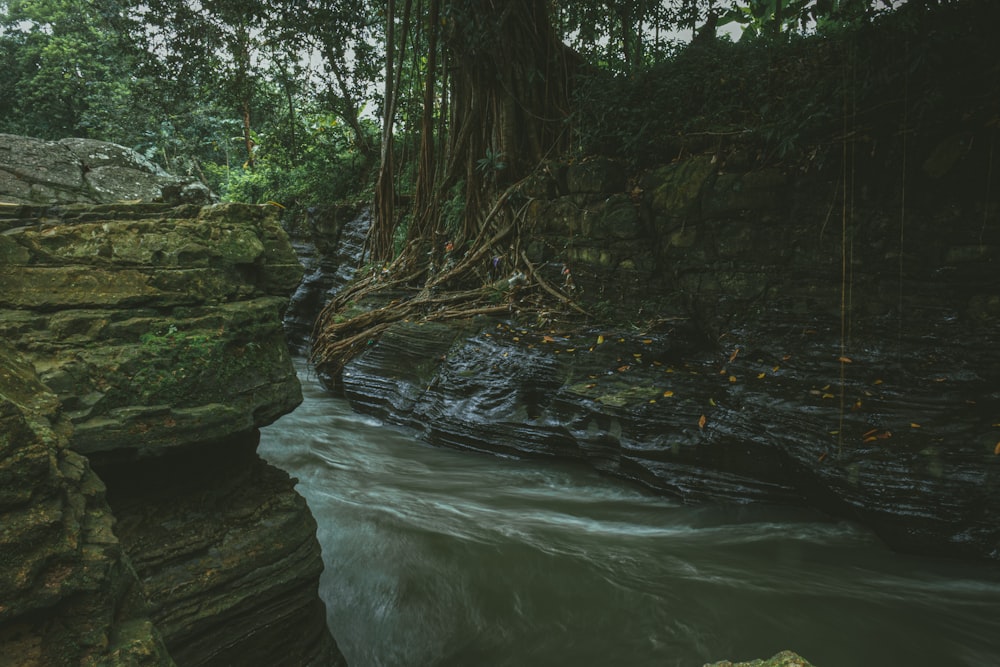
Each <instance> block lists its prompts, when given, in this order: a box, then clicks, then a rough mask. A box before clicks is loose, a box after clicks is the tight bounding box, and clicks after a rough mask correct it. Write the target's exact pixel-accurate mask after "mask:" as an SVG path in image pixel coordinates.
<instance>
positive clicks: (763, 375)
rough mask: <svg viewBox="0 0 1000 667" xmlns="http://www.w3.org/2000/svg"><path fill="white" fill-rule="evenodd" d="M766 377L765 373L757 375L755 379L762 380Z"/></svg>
mask: <svg viewBox="0 0 1000 667" xmlns="http://www.w3.org/2000/svg"><path fill="white" fill-rule="evenodd" d="M766 376H767V373H757V379H758V380H763V379H764V378H765V377H766Z"/></svg>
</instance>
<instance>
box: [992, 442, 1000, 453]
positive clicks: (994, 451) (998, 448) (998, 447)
mask: <svg viewBox="0 0 1000 667" xmlns="http://www.w3.org/2000/svg"><path fill="white" fill-rule="evenodd" d="M993 455H994V456H1000V442H998V443H997V446H996V447H994V448H993Z"/></svg>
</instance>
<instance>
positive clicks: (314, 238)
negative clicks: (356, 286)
mask: <svg viewBox="0 0 1000 667" xmlns="http://www.w3.org/2000/svg"><path fill="white" fill-rule="evenodd" d="M285 224H286V228H287V230H288V234H289V237H290V238H291V240H292V245H293V247H294V248H295V252H296V255H297V256H298V259H299V261H300V262H302V265H303V267H304V268H305V276H304V277H303V278H302V281H301V282H300V283H299V286H298V288H296V290H295V293H294V294H292V298H291V300H290V302H289V304H288V310H287V312H286V313H285V318H284V323H285V334H286V336H287V337H288V343H289V345H291V346H292V348H293V349H295V350H297V351H298V352H300V353H303V354H308V350H309V348H310V346H311V341H312V334H313V325H314V324H315V322H316V317H317V316H318V315H319V313H320V311H321V310H323V307H324V306H325V305H326V303H327V302H328V301H329V300H330V299H331V297H332V296H333V295H334V294H335V293H336V292H337V291H339V290H340V289H341V288H343V287H344V286H345V285H346V284H347V283H348V282H350V280H351V279H352V278H353V277H354V273H355V271H357V269H358V259H359V258H360V257H361V256H362V254H363V251H364V243H365V238H366V236H367V234H368V228H369V227H370V226H371V214H370V212H369V211H368V209H367V208H360V209H359V208H357V207H334V208H331V209H328V210H321V209H311V210H309V211H307V212H306V214H305V215H304V216H303V217H301V218H300V219H298V220H292V221H288V222H286V223H285Z"/></svg>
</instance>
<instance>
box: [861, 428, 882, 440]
mask: <svg viewBox="0 0 1000 667" xmlns="http://www.w3.org/2000/svg"><path fill="white" fill-rule="evenodd" d="M875 433H878V429H877V428H873V429H872V430H870V431H865V432H864V433H862V434H861V437H862V438H867V437H868V436H870V435H873V434H875Z"/></svg>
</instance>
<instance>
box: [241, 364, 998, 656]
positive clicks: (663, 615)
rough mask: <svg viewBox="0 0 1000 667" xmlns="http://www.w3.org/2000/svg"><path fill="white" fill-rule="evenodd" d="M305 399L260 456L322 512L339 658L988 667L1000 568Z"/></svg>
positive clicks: (312, 395)
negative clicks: (412, 430) (460, 446)
mask: <svg viewBox="0 0 1000 667" xmlns="http://www.w3.org/2000/svg"><path fill="white" fill-rule="evenodd" d="M299 368H300V377H301V380H302V384H303V392H304V394H305V400H304V402H303V404H302V405H301V406H300V407H299V408H298V409H297V410H295V412H293V413H292V414H290V415H287V416H285V417H283V418H282V419H280V420H279V421H277V422H276V423H275V424H273V425H272V426H270V427H268V428H266V429H263V431H262V440H261V446H260V453H261V455H262V456H263V457H264V458H265V459H266V460H268V461H269V462H271V463H272V464H274V465H276V466H278V467H280V468H282V469H284V470H287V471H288V472H289V473H290V474H292V475H293V476H295V477H297V478H298V480H299V484H298V487H297V488H298V490H299V491H300V492H301V493H302V495H303V496H305V498H306V499H307V501H308V503H309V506H310V507H311V509H312V511H313V514H314V515H315V516H316V520H317V522H318V523H319V530H318V533H319V541H320V544H321V545H322V548H323V553H324V561H325V563H326V571H325V572H324V574H323V577H322V580H321V595H322V597H323V599H324V601H325V603H326V605H327V610H328V618H329V623H330V627H331V630H332V632H333V634H334V637H335V638H336V639H337V642H338V644H339V645H340V648H341V650H342V652H343V653H344V655H345V656H346V657H347V660H348V663H349V664H350V665H351V666H352V667H368V666H385V667H389V666H393V667H395V666H400V667H402V666H407V667H410V666H413V667H417V666H419V667H431V666H449V667H452V666H454V667H464V666H484V667H485V666H501V665H510V666H519V667H529V666H535V665H537V666H559V665H573V666H577V667H579V666H583V667H586V666H591V665H592V666H595V667H597V666H600V667H606V666H611V665H623V666H635V667H645V666H649V667H652V666H654V665H655V666H656V667H665V666H673V665H677V666H684V667H688V666H692V667H698V666H700V665H702V664H703V663H705V662H710V661H716V660H722V659H734V660H735V659H740V660H749V659H751V658H761V657H768V656H770V655H773V654H774V653H776V652H778V651H779V650H782V649H792V650H795V651H797V652H799V653H801V654H802V655H803V656H805V657H806V658H808V659H809V660H811V661H812V662H813V663H814V664H816V665H817V666H818V667H868V666H871V667H875V666H878V667H896V666H904V665H905V666H906V667H921V666H927V667H944V666H948V667H958V666H963V665H968V666H970V667H971V666H976V667H982V666H986V665H1000V569H998V568H997V567H991V566H988V565H982V564H975V563H963V562H955V561H939V560H933V559H927V558H917V557H911V556H904V555H900V554H896V553H893V552H891V551H889V550H888V549H886V548H885V547H884V546H883V545H882V544H881V543H880V542H879V541H878V540H877V539H876V538H874V537H873V536H872V535H871V534H870V533H869V532H868V531H866V530H865V529H863V528H861V527H859V526H857V525H854V524H851V523H847V522H842V521H836V520H831V519H829V518H827V517H825V516H822V515H816V514H812V513H809V512H806V511H803V510H793V509H788V508H774V507H757V506H728V507H726V506H709V505H704V506H691V505H683V504H681V503H679V502H676V501H674V500H672V499H669V498H664V497H662V496H658V495H655V494H653V493H650V492H648V491H646V490H645V489H643V488H641V487H638V486H635V485H631V484H629V483H626V482H623V481H619V480H614V479H608V478H606V477H603V476H600V475H597V474H596V473H594V472H592V471H590V470H589V469H587V468H585V467H583V466H580V465H576V464H559V463H548V462H540V461H521V460H510V459H503V458H499V457H495V456H490V455H485V454H478V453H472V452H459V451H454V450H449V449H443V448H437V447H432V446H429V445H427V444H424V443H422V442H420V441H419V440H416V439H414V438H413V437H412V436H410V435H409V434H407V433H405V432H401V431H399V430H397V429H394V428H391V427H388V426H384V425H380V424H379V423H377V422H375V421H374V420H371V419H369V418H366V417H364V416H360V415H357V414H355V413H353V412H352V411H351V409H350V407H349V405H348V404H347V403H346V402H345V401H343V400H341V399H337V398H335V397H332V396H331V395H330V394H328V393H327V392H326V391H325V390H324V389H323V387H322V386H321V385H320V384H319V382H318V381H317V380H316V379H315V378H314V377H313V376H312V375H311V374H310V373H309V372H308V371H307V370H306V368H305V366H304V364H300V366H299Z"/></svg>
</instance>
